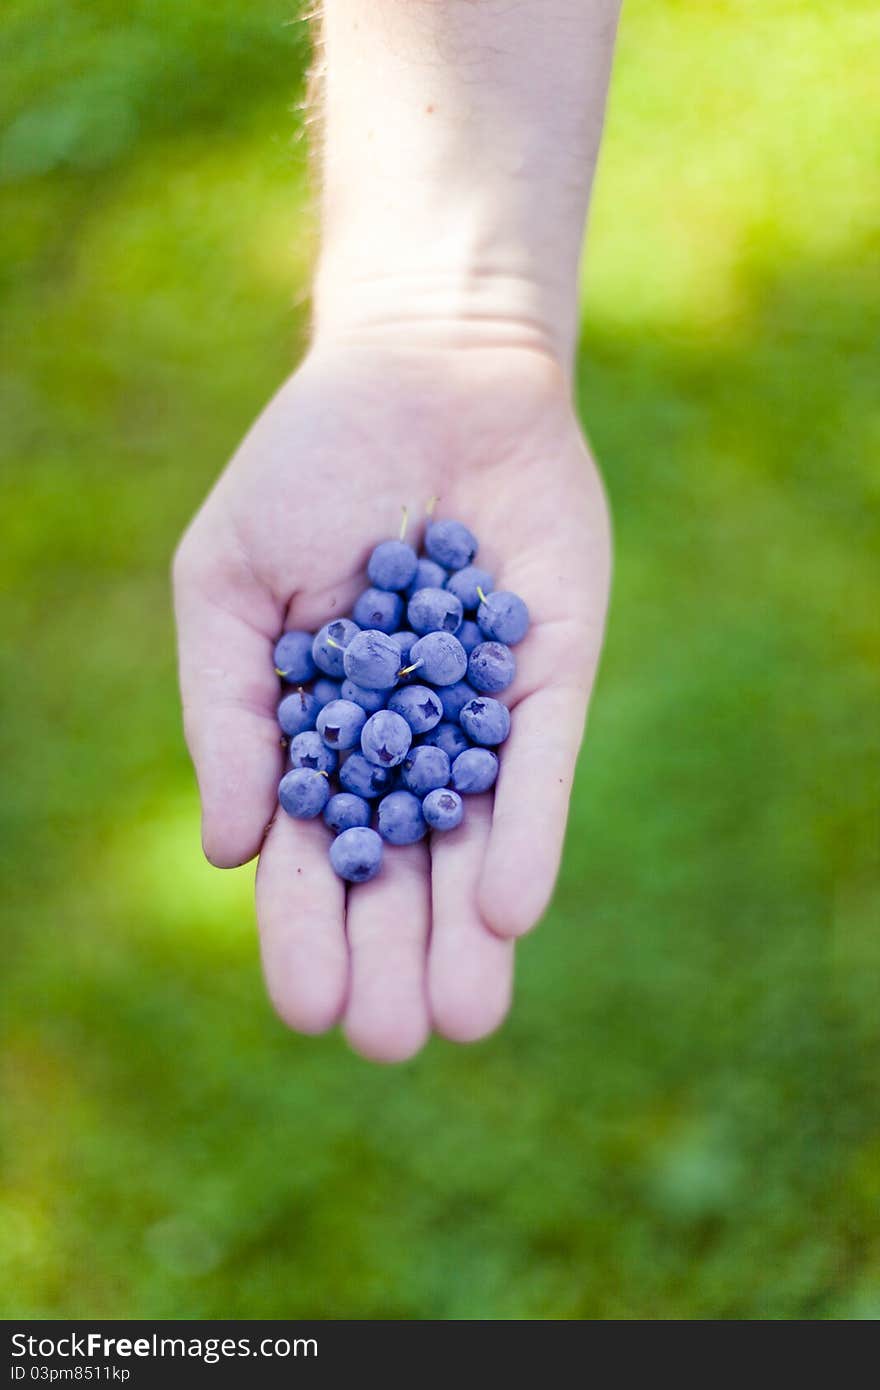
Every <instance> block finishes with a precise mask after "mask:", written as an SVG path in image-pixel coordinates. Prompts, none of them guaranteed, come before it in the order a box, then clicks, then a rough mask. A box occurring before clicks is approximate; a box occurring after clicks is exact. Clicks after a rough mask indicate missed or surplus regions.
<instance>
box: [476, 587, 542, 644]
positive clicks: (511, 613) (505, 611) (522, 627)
mask: <svg viewBox="0 0 880 1390" xmlns="http://www.w3.org/2000/svg"><path fill="white" fill-rule="evenodd" d="M477 622H478V623H479V625H480V627H481V628H482V630H483V632H485V634H486V636H487V637H488V638H490V640H491V641H493V642H506V643H507V645H508V646H509V647H512V646H514V644H515V643H517V642H521V641H522V639H523V638H524V637H525V635H526V633H527V632H528V630H529V610H528V608H527V607H526V605H525V604H524V602H523V600H522V599H521V598H520V597H519V595H518V594H512V593H511V592H510V590H509V589H496V590H495V592H494V593H493V594H487V595H486V601H485V603H481V604H480V606H479V608H478V609H477Z"/></svg>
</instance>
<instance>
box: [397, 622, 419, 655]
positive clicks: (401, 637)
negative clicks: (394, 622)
mask: <svg viewBox="0 0 880 1390" xmlns="http://www.w3.org/2000/svg"><path fill="white" fill-rule="evenodd" d="M391 640H392V642H396V643H397V646H398V648H399V650H400V655H401V657H402V658H403V659H404V660H406V658H407V657H408V656H409V654H410V652H411V651H412V648H413V642H415V640H416V634H415V633H414V632H410V630H409V628H403V629H401V631H400V632H392V634H391Z"/></svg>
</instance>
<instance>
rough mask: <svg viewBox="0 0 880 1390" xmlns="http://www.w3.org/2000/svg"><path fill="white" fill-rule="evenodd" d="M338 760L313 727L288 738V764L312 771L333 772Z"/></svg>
mask: <svg viewBox="0 0 880 1390" xmlns="http://www.w3.org/2000/svg"><path fill="white" fill-rule="evenodd" d="M338 762H339V759H338V758H337V756H336V754H335V753H334V752H333V750H332V749H331V748H328V747H327V745H326V744H325V743H324V740H323V739H322V738H321V735H320V734H319V733H318V732H317V731H316V730H315V729H306V730H305V731H304V732H303V733H301V734H297V735H296V736H295V737H294V738H292V739H291V740H290V766H291V767H307V768H311V769H312V771H314V772H335V771H336V764H337V763H338Z"/></svg>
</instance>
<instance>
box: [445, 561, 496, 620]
mask: <svg viewBox="0 0 880 1390" xmlns="http://www.w3.org/2000/svg"><path fill="white" fill-rule="evenodd" d="M494 582H495V581H494V580H493V578H492V576H491V574H490V573H489V571H488V570H481V569H480V567H479V565H465V567H464V569H463V570H456V571H455V574H451V575H450V576H449V578H448V579H447V581H446V587H447V589H448V590H449V592H450V593H451V594H455V597H456V598H457V599H459V600H460V602H461V606H462V608H463V609H464V611H465V612H466V613H473V612H474V610H475V609H477V608H478V607H479V606H480V603H481V599H480V595H479V593H478V592H477V591H478V590H479V589H482V591H483V593H484V594H490V593H491V592H492V585H493V584H494Z"/></svg>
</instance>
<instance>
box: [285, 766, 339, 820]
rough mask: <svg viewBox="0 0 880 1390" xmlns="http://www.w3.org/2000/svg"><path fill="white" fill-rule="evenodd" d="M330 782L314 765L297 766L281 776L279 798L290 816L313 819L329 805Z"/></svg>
mask: <svg viewBox="0 0 880 1390" xmlns="http://www.w3.org/2000/svg"><path fill="white" fill-rule="evenodd" d="M329 796H330V783H329V781H328V779H327V778H326V777H325V776H324V774H323V772H316V771H315V769H314V768H313V767H295V768H293V770H292V771H291V772H288V773H287V774H286V775H285V776H284V777H282V778H281V782H280V784H279V787H278V800H279V801H280V802H281V805H282V807H283V808H284V810H285V811H286V812H287V814H288V815H289V816H295V817H296V819H297V820H313V819H314V818H315V816H319V815H320V814H321V812H322V811H323V809H324V807H325V806H326V805H327V800H328V798H329Z"/></svg>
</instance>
